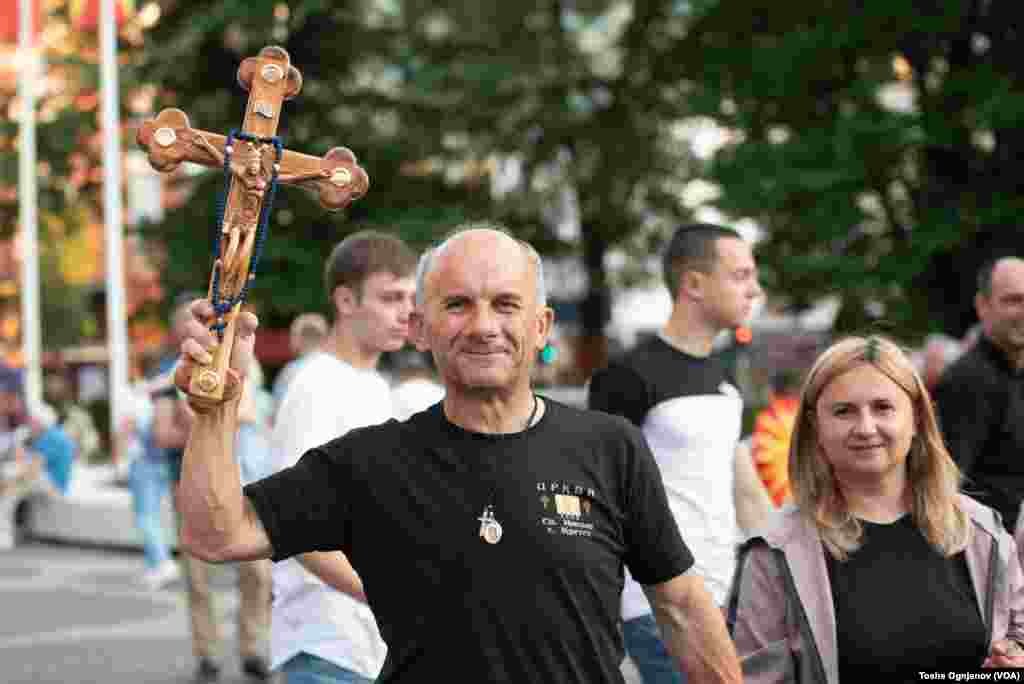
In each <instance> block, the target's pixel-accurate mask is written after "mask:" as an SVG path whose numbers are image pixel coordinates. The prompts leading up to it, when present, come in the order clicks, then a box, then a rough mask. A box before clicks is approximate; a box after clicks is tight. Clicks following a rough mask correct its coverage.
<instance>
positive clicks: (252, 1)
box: [144, 0, 690, 334]
mask: <svg viewBox="0 0 1024 684" xmlns="http://www.w3.org/2000/svg"><path fill="white" fill-rule="evenodd" d="M678 4H679V3H675V2H647V3H636V4H635V5H634V3H629V2H615V1H605V2H597V1H590V2H583V1H580V2H575V3H570V2H567V1H566V2H559V1H557V0H547V1H524V2H518V3H511V2H505V3H491V2H485V3H480V2H468V1H461V2H458V1H457V2H426V1H424V0H390V1H389V0H376V1H374V0H366V1H364V2H357V1H350V2H345V3H328V2H322V1H314V0H299V1H296V2H291V3H288V6H289V11H288V12H284V11H282V9H281V5H280V4H279V3H276V2H272V1H260V0H247V1H246V2H244V3H243V2H230V1H222V2H214V3H209V2H207V1H206V0H204V1H203V2H199V1H198V0H196V1H195V2H193V1H190V0H178V1H177V2H174V3H168V7H167V11H166V12H165V15H164V17H163V19H162V20H161V22H160V24H159V25H158V26H157V27H156V28H155V30H154V31H153V32H152V33H151V34H150V39H149V44H148V52H149V57H148V59H147V61H146V64H145V67H144V78H146V79H147V80H150V81H152V82H155V83H159V84H160V86H161V88H162V89H163V91H164V92H165V93H166V97H164V98H163V102H162V104H163V105H169V104H174V105H177V106H180V107H181V108H183V109H185V110H187V111H188V112H189V115H190V117H191V120H192V122H193V125H195V126H197V127H201V128H204V129H206V130H216V131H222V130H227V129H229V128H231V127H233V126H237V125H238V122H240V121H241V113H242V107H243V104H244V97H243V95H242V94H241V93H240V92H239V91H238V89H237V87H236V86H235V85H234V78H233V74H234V71H235V69H236V68H237V66H238V64H239V62H240V61H241V59H242V58H244V57H246V56H248V55H251V54H255V53H256V52H257V51H258V50H259V49H260V48H261V47H262V46H263V45H265V44H270V43H275V44H280V45H282V46H283V47H285V48H286V49H287V50H288V51H289V53H290V55H291V57H292V62H293V63H294V64H295V65H296V66H297V67H298V68H299V69H300V70H301V71H302V72H303V75H304V78H305V85H304V87H303V92H302V93H301V94H300V95H299V96H298V98H296V100H295V101H294V103H292V104H289V105H286V108H285V111H284V115H283V117H282V122H281V128H280V130H281V132H282V135H283V136H284V139H285V142H286V144H287V145H288V146H289V147H291V148H292V149H299V150H303V151H306V152H310V153H315V154H322V153H323V152H325V151H326V150H327V149H329V148H330V147H331V146H333V145H337V144H345V145H348V146H349V147H351V148H353V150H354V151H355V152H356V154H357V156H358V157H359V158H360V161H361V162H362V163H363V164H364V166H365V167H366V168H367V169H368V170H369V172H370V175H371V190H370V193H369V194H368V195H367V197H365V198H364V199H362V200H360V201H359V202H358V203H357V204H356V205H355V206H354V207H353V208H352V209H351V210H350V211H349V212H348V213H347V215H344V216H338V217H335V216H329V215H325V214H324V213H323V212H321V211H320V210H319V209H318V208H317V207H316V206H314V204H313V202H311V201H310V200H308V199H307V198H306V197H305V195H304V194H303V193H302V192H301V191H296V190H292V191H285V192H284V193H283V196H282V195H281V194H279V197H281V200H280V205H279V206H280V207H281V209H279V210H278V211H277V212H276V216H275V221H274V224H273V232H274V235H272V236H271V239H270V241H269V242H268V246H267V251H266V252H265V254H266V262H265V264H264V265H263V266H261V275H260V277H259V279H258V280H257V284H256V288H255V292H254V297H255V298H257V299H260V300H261V301H262V302H263V304H264V305H263V307H262V308H263V309H264V310H265V311H266V310H268V309H269V310H270V311H271V312H272V313H273V315H274V316H275V317H276V318H277V320H279V321H283V320H284V319H285V318H288V317H290V316H291V315H294V313H296V312H298V311H300V310H303V309H308V308H310V307H311V306H313V304H312V302H314V301H317V302H318V301H319V300H318V299H317V300H314V299H313V297H319V296H320V294H319V288H318V287H317V286H316V285H315V283H313V282H312V281H311V280H310V278H309V274H310V272H311V271H317V270H318V269H319V265H320V264H321V263H322V260H323V257H324V255H325V252H326V250H327V249H329V247H330V246H331V245H332V244H334V243H335V242H336V241H337V239H338V238H339V237H341V236H343V235H344V234H346V233H347V232H349V231H352V230H355V229H359V228H366V227H383V228H394V229H395V230H397V231H398V232H400V233H401V234H402V235H404V236H405V237H406V238H408V239H411V240H413V241H415V242H417V243H420V244H422V243H423V242H425V241H428V240H430V239H432V238H435V237H437V236H438V235H440V234H443V233H444V232H445V231H446V230H448V229H450V228H451V227H452V226H453V225H454V224H456V223H458V222H461V221H465V220H481V219H496V220H499V221H502V222H504V223H506V224H508V225H509V226H510V227H511V228H512V229H513V230H515V231H517V232H518V233H519V234H520V235H522V236H523V237H525V238H527V239H530V240H531V241H533V242H534V244H536V245H537V246H538V247H539V248H540V249H541V250H542V251H544V252H545V253H548V254H575V255H578V256H581V257H583V260H584V262H585V264H586V267H587V272H588V275H589V277H590V292H591V294H590V296H589V297H588V298H587V302H586V303H585V305H584V306H583V307H582V312H583V319H584V320H583V323H584V326H585V328H586V330H587V331H588V332H591V333H593V334H599V333H601V332H602V330H603V325H604V323H605V321H606V318H607V313H608V290H609V286H610V283H609V279H608V277H607V274H606V271H605V256H606V254H607V253H608V251H609V249H610V248H612V247H614V246H619V247H623V248H626V249H627V250H630V251H631V252H632V253H636V254H639V255H650V253H651V251H652V250H653V249H655V248H656V247H657V246H658V244H659V241H660V239H661V236H662V235H663V234H664V233H665V232H666V226H668V225H669V224H671V223H672V222H673V221H675V220H677V219H678V218H680V217H683V216H685V214H686V212H685V210H684V208H683V207H682V206H681V203H680V201H679V189H680V187H681V185H682V182H683V181H684V180H685V177H686V175H687V172H688V165H689V163H690V159H689V152H688V147H687V145H686V144H685V143H684V142H683V141H681V140H680V139H679V138H678V136H676V135H675V134H674V128H673V126H672V124H673V123H674V122H675V121H677V120H678V119H679V118H680V117H681V116H682V115H683V114H685V113H686V112H687V111H688V107H689V105H688V103H687V102H686V99H685V93H684V92H683V91H682V90H681V89H680V88H679V87H678V83H677V77H676V76H675V75H674V73H673V72H674V69H673V68H671V65H669V64H668V62H667V57H668V55H669V54H670V52H671V50H672V49H673V47H674V46H676V45H677V43H678V42H679V40H680V38H681V37H682V35H683V34H684V27H685V16H684V15H683V14H682V13H681V10H680V9H679V7H678ZM275 8H277V15H276V18H275ZM509 161H511V162H513V164H514V165H516V164H517V165H518V167H519V168H520V169H521V178H522V182H520V183H518V184H516V183H513V184H511V185H510V187H509V188H508V189H507V192H505V193H503V194H501V195H500V196H498V197H495V198H492V192H491V187H490V182H491V179H492V178H493V174H492V173H491V171H493V169H494V168H495V167H496V166H497V165H500V164H503V163H505V162H509ZM214 176H215V174H208V176H204V177H200V182H199V183H198V184H197V186H196V192H195V195H194V201H192V202H190V203H189V204H187V205H186V206H184V207H182V208H181V209H180V210H177V211H175V212H173V213H172V214H170V215H169V216H168V217H167V218H166V220H165V221H164V222H163V224H162V225H161V226H158V227H154V234H156V233H157V232H159V234H161V235H162V236H164V237H165V238H166V239H167V240H168V246H169V253H170V259H169V262H168V263H169V267H168V269H167V275H168V278H169V279H178V278H180V279H182V281H183V282H188V283H191V284H193V286H194V284H195V283H198V282H202V281H203V279H204V278H205V275H203V274H202V273H201V271H204V269H205V268H207V267H208V261H209V259H208V257H207V258H206V259H205V260H204V258H203V254H206V253H208V251H209V241H208V240H206V239H205V236H206V234H207V233H208V226H209V225H210V223H211V219H212V216H211V214H212V210H213V209H212V207H213V195H212V193H213V192H214V191H215V189H216V187H217V186H218V184H219V179H218V178H215V177H214ZM567 187H569V188H573V189H575V191H576V193H577V197H578V206H579V216H580V224H581V230H580V231H579V235H578V236H575V235H572V234H565V233H560V232H559V231H557V230H556V229H555V227H554V223H555V222H554V221H553V220H551V214H552V206H553V202H554V201H555V200H556V199H558V198H560V197H561V196H562V194H561V193H562V192H563V190H564V189H565V188H567ZM200 235H202V236H204V238H203V239H199V238H198V236H200Z"/></svg>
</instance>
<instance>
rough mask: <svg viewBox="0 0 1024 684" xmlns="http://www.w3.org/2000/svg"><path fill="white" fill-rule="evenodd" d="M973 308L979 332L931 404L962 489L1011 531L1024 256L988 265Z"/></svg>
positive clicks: (1020, 422) (1022, 390) (1017, 483)
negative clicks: (963, 479) (962, 479)
mask: <svg viewBox="0 0 1024 684" xmlns="http://www.w3.org/2000/svg"><path fill="white" fill-rule="evenodd" d="M974 308H975V311H977V313H978V319H979V320H980V321H981V328H982V332H981V336H980V337H979V338H978V341H977V343H976V344H974V345H973V346H972V347H971V348H970V349H969V350H968V351H967V352H965V353H964V354H963V355H962V356H961V357H960V358H959V359H957V360H956V361H954V362H953V363H952V364H951V365H950V366H949V367H948V368H947V369H946V371H945V373H943V375H942V378H941V379H940V380H939V384H938V386H937V387H936V389H935V401H936V404H937V408H938V410H939V420H940V423H941V425H942V433H943V436H944V437H945V439H946V444H947V446H948V447H949V452H950V454H951V455H952V456H953V459H954V460H955V461H956V462H957V465H959V466H960V469H961V470H962V471H963V473H964V475H965V476H966V484H965V490H966V491H967V492H968V493H969V494H971V495H972V496H975V497H976V498H977V499H978V500H979V501H981V502H982V503H984V504H987V505H989V506H991V507H993V508H995V509H996V510H997V511H999V513H1000V514H1002V517H1003V524H1004V525H1005V526H1006V529H1007V530H1009V531H1010V532H1013V531H1014V528H1015V526H1016V524H1017V518H1018V512H1019V509H1020V506H1021V501H1022V500H1024V458H1022V455H1024V259H1020V258H1017V257H1003V258H999V259H994V260H991V261H989V262H988V263H986V264H985V265H984V266H983V267H982V268H981V270H980V271H979V273H978V291H977V294H976V295H975V297H974Z"/></svg>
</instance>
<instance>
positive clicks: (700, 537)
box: [588, 224, 771, 684]
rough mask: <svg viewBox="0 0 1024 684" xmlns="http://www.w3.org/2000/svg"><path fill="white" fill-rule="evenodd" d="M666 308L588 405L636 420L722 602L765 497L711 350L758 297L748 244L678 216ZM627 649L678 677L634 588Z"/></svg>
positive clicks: (668, 676) (626, 601) (645, 669)
mask: <svg viewBox="0 0 1024 684" xmlns="http://www.w3.org/2000/svg"><path fill="white" fill-rule="evenodd" d="M663 276H664V279H665V285H666V286H667V287H668V291H669V294H671V296H672V314H671V316H670V317H669V319H668V321H667V322H666V323H665V326H664V327H663V328H662V330H661V331H660V333H659V334H658V336H657V337H656V338H653V339H651V340H649V341H647V342H645V343H642V344H641V345H639V346H638V347H637V348H635V349H633V350H632V351H630V352H629V353H627V354H625V355H623V356H622V357H621V358H618V359H613V360H612V361H611V363H610V364H609V365H608V367H607V368H605V369H602V370H600V371H598V372H597V373H596V374H595V375H594V377H593V378H592V380H591V383H590V389H589V392H588V402H589V406H590V408H592V409H597V410H601V411H607V412H608V413H614V414H617V415H621V416H624V417H626V418H628V419H629V420H630V421H631V422H632V423H633V424H635V425H636V426H637V427H639V428H641V429H642V430H643V434H644V436H645V437H646V438H647V442H648V443H649V444H650V446H651V451H653V452H654V458H655V460H656V461H657V463H658V466H659V468H660V470H661V474H662V477H663V478H664V481H665V489H666V491H667V493H668V502H669V506H670V507H671V509H672V513H673V514H674V516H675V520H676V522H677V523H678V525H679V529H680V530H681V531H682V532H683V534H685V535H686V538H687V540H688V543H689V544H690V545H691V547H692V548H693V551H694V556H695V558H696V563H695V569H696V571H697V573H699V574H700V575H701V576H702V577H703V578H704V581H705V582H706V583H707V586H708V588H709V589H710V591H711V595H712V597H713V598H714V600H715V602H716V603H717V604H718V605H719V606H720V607H721V606H724V604H725V599H726V594H727V592H728V589H729V583H730V582H731V580H732V576H733V571H734V569H735V556H736V550H737V545H738V544H739V542H740V541H741V527H743V528H744V529H747V528H748V527H752V526H753V525H755V524H756V523H759V522H763V521H764V518H765V516H766V515H767V514H768V512H769V510H770V508H771V502H770V501H769V499H768V496H767V494H766V493H765V492H764V489H763V487H762V486H761V483H760V480H759V479H758V477H757V472H756V470H755V468H754V464H753V461H752V459H751V456H750V453H749V450H748V449H746V448H745V447H740V445H739V439H740V427H741V421H742V413H743V399H742V397H741V396H740V392H739V390H738V389H737V388H736V385H735V381H734V379H733V378H732V377H731V374H730V373H729V372H728V370H727V369H726V367H725V366H724V365H723V364H722V363H721V362H720V361H719V360H718V359H717V358H715V357H714V356H713V355H712V353H711V352H712V344H713V342H714V339H715V337H717V336H718V334H719V333H721V332H722V331H724V330H730V329H734V328H736V327H738V326H740V325H742V324H743V323H744V322H745V321H746V320H747V319H748V318H749V317H750V314H751V310H752V307H753V303H754V300H755V299H757V298H758V297H760V296H761V288H760V286H759V285H758V282H757V264H756V263H755V262H754V256H753V253H752V252H751V249H750V245H749V244H748V243H747V242H746V241H745V240H743V239H742V238H741V237H740V235H739V233H737V232H736V231H734V230H732V229H730V228H726V227H723V226H716V225H710V224H694V225H688V226H682V227H681V228H679V229H678V230H677V231H676V232H675V234H674V235H673V237H672V240H671V242H670V243H669V245H668V248H667V249H666V251H665V254H664V256H663ZM622 619H623V624H624V626H623V631H624V636H625V642H626V650H627V652H628V653H629V655H630V657H631V658H632V660H633V662H634V664H635V665H636V667H637V670H638V671H639V672H640V675H641V677H642V678H643V680H644V682H645V684H655V683H661V682H679V681H680V673H679V672H678V670H677V668H675V666H674V663H673V662H672V660H671V658H669V655H668V653H667V652H666V651H665V648H664V646H663V644H662V643H661V639H660V637H659V635H658V629H657V625H656V624H655V619H654V616H653V615H652V607H651V606H650V605H649V604H648V601H647V599H646V597H645V596H644V592H643V591H642V590H641V587H640V586H639V585H638V584H637V583H636V582H634V581H632V579H631V578H627V581H626V588H625V592H624V593H623V596H622Z"/></svg>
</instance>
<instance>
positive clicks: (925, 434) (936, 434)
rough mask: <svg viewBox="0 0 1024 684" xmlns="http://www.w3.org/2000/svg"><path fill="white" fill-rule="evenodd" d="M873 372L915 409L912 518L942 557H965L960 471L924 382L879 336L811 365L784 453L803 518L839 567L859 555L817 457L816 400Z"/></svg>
mask: <svg viewBox="0 0 1024 684" xmlns="http://www.w3.org/2000/svg"><path fill="white" fill-rule="evenodd" d="M862 365H870V366H872V367H874V368H875V369H876V370H878V371H880V372H881V373H882V374H884V375H885V376H886V377H888V378H889V379H890V380H892V381H893V382H895V383H896V384H897V385H898V386H899V387H900V388H902V389H903V391H904V392H906V393H907V396H908V397H910V400H911V403H912V404H913V407H914V420H915V421H916V423H917V425H916V428H917V429H916V434H915V436H914V439H913V441H912V442H911V446H910V453H909V454H908V455H907V461H906V468H907V486H908V487H909V488H910V495H911V502H912V503H911V514H912V515H913V519H914V522H915V523H916V525H917V527H918V528H919V529H920V530H921V531H922V533H923V534H924V536H925V537H926V538H927V539H928V541H929V543H931V544H932V546H934V547H935V548H936V549H938V550H939V551H940V552H941V553H942V554H943V555H944V556H952V555H953V554H955V553H958V552H960V551H962V550H963V549H964V548H965V547H966V546H967V542H968V540H969V535H970V525H969V524H968V519H967V515H966V513H964V511H963V510H961V508H960V506H959V505H958V500H957V495H958V493H959V491H960V470H959V468H957V466H956V464H955V463H954V462H953V459H952V458H951V457H950V455H949V451H947V450H946V445H945V444H944V443H943V441H942V434H941V433H940V431H939V425H938V421H937V420H936V418H935V409H934V408H933V407H932V400H931V397H930V396H929V395H928V390H927V389H926V388H925V385H924V381H923V380H922V379H921V377H920V375H918V373H917V371H916V370H915V369H914V366H913V364H912V363H911V361H910V359H909V358H908V356H907V355H906V354H905V353H904V352H903V351H902V350H901V349H900V347H899V346H898V345H896V344H895V343H894V342H892V341H891V340H889V339H886V338H884V337H878V336H872V337H867V338H864V337H850V338H846V339H843V340H840V341H839V342H836V343H835V344H833V345H832V346H831V347H829V348H828V349H826V350H825V351H824V352H823V353H822V354H821V356H819V357H818V360H817V361H815V363H814V366H813V367H812V368H811V370H810V372H809V373H808V375H807V379H806V380H805V382H804V387H803V390H802V392H801V394H800V405H799V408H798V410H797V416H796V422H795V424H794V426H793V437H792V440H791V442H790V448H789V479H790V482H791V484H792V488H793V498H794V500H795V501H796V503H797V505H798V506H799V507H800V511H801V513H802V514H803V515H804V516H806V517H807V518H808V519H810V520H811V522H813V523H814V525H815V526H816V527H817V528H818V532H819V533H820V535H821V539H822V541H823V542H824V544H825V547H826V548H827V549H828V550H829V553H831V554H832V556H833V557H835V558H838V559H839V560H845V559H846V558H847V557H848V555H849V554H850V553H851V552H853V551H856V550H857V549H858V548H860V545H861V541H862V537H863V528H862V526H861V524H860V522H859V521H858V520H857V518H856V517H854V516H853V515H852V514H851V513H850V511H849V509H848V508H847V505H846V502H845V500H844V498H843V494H842V492H841V491H840V489H839V483H838V482H837V481H836V478H835V474H834V473H833V472H832V466H831V465H830V464H829V463H828V461H827V460H826V459H825V457H824V454H822V453H821V447H820V446H819V441H818V432H817V417H816V415H817V414H816V409H817V404H818V397H820V396H821V393H822V392H823V391H824V389H825V387H827V386H828V385H829V383H831V382H832V381H833V380H834V379H835V378H837V377H839V376H840V375H842V374H843V373H846V372H847V371H850V370H852V369H853V368H856V367H858V366H862Z"/></svg>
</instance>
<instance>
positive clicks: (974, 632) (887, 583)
mask: <svg viewBox="0 0 1024 684" xmlns="http://www.w3.org/2000/svg"><path fill="white" fill-rule="evenodd" d="M861 523H862V525H863V526H864V544H863V546H861V548H860V549H858V550H857V551H855V552H853V553H852V554H851V555H850V557H849V558H848V559H847V560H846V561H843V562H840V561H837V560H835V559H834V558H832V556H831V554H829V553H828V552H827V551H826V552H825V559H826V566H827V567H828V577H829V583H830V584H831V587H832V600H833V603H834V605H835V611H836V636H837V638H838V643H837V648H838V653H839V680H840V681H843V682H847V681H850V682H852V681H859V679H860V678H861V677H862V676H863V675H865V674H869V673H870V674H872V675H877V674H890V675H900V676H907V677H910V678H911V679H913V681H918V677H917V674H916V673H917V671H918V670H920V669H921V668H926V669H928V670H932V671H941V672H947V671H949V670H961V671H962V670H974V669H976V668H978V667H980V666H981V663H982V662H983V661H984V659H985V656H986V653H987V650H988V630H987V629H986V628H985V623H984V621H983V620H982V617H981V609H980V607H979V605H978V599H977V596H976V594H975V591H974V585H973V584H972V583H971V577H970V574H969V572H968V569H967V560H966V558H965V556H964V554H963V552H961V553H958V554H957V555H955V556H953V557H951V558H946V557H943V556H942V555H941V554H940V553H939V551H938V550H936V549H935V547H933V546H932V545H931V544H929V543H928V540H927V539H926V538H925V536H924V535H923V534H922V533H921V531H920V530H919V529H918V528H917V526H916V524H915V523H914V521H913V517H912V516H911V515H910V514H908V515H905V516H903V517H902V518H900V519H899V520H897V521H896V522H894V523H891V524H887V525H883V524H877V523H871V522H866V521H861Z"/></svg>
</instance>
